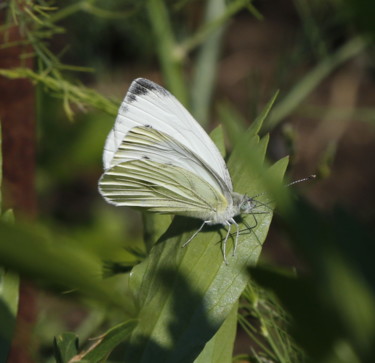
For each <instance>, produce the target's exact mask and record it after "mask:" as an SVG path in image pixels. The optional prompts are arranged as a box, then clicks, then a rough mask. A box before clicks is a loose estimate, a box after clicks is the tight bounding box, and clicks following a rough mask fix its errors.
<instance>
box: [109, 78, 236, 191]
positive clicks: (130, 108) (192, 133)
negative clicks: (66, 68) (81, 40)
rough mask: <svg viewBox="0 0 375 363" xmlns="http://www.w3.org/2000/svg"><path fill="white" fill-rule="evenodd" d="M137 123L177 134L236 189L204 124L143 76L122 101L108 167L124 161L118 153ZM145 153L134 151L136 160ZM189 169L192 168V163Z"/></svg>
mask: <svg viewBox="0 0 375 363" xmlns="http://www.w3.org/2000/svg"><path fill="white" fill-rule="evenodd" d="M134 127H151V128H153V129H156V130H158V131H160V132H162V133H163V134H166V135H169V136H171V137H173V139H175V140H176V141H177V142H179V143H180V144H181V145H183V146H184V147H185V148H186V149H187V150H191V151H193V152H194V153H195V154H196V155H199V158H200V159H201V160H202V161H203V162H204V163H205V164H206V165H209V166H210V168H211V169H212V170H213V171H214V172H215V174H216V175H218V176H219V177H220V178H221V180H222V181H223V183H224V184H225V189H227V190H229V191H232V190H233V187H232V182H231V178H230V175H229V172H228V170H227V167H226V165H225V162H224V160H223V158H222V156H221V155H220V152H219V150H218V149H217V147H216V146H215V144H214V143H213V142H212V140H211V139H210V137H209V136H208V135H207V133H206V132H205V131H204V130H203V128H202V127H201V126H200V125H199V124H198V123H197V121H195V119H194V118H193V117H192V116H191V115H190V113H189V112H188V111H187V110H186V109H185V107H184V106H182V105H181V103H180V102H179V101H178V100H177V99H176V98H175V97H174V96H173V95H171V94H170V93H169V92H168V91H167V90H165V89H164V88H163V87H160V86H159V85H157V84H155V83H153V82H151V81H149V80H146V79H143V78H138V79H136V80H135V81H133V83H132V84H131V86H130V88H129V91H128V93H127V95H126V97H125V99H124V101H123V102H122V104H121V107H120V109H119V113H118V116H117V119H116V122H115V125H114V128H113V129H112V131H111V132H110V134H109V135H108V138H107V141H106V144H105V147H104V154H103V161H104V169H108V168H110V167H112V166H114V165H116V163H119V162H121V158H119V157H118V155H119V154H117V155H116V153H117V151H118V149H119V147H120V145H121V144H122V143H123V140H124V138H125V136H126V135H127V134H128V133H129V131H130V130H131V129H133V128H134ZM142 152H143V151H142ZM121 155H122V156H124V160H130V156H127V155H126V154H124V153H122V154H121ZM143 156H144V155H143V154H142V153H138V152H137V151H134V152H133V153H132V157H133V159H134V160H136V159H140V158H142V157H143ZM186 160H188V159H186ZM182 164H183V160H180V166H181V167H184V165H182ZM187 164H190V161H187ZM187 169H188V170H189V165H187ZM207 174H209V172H205V173H204V175H202V177H203V178H204V179H205V180H206V181H207V182H209V183H210V182H211V180H212V176H211V177H210V178H207ZM198 175H200V174H198Z"/></svg>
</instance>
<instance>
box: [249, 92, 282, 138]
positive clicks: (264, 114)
mask: <svg viewBox="0 0 375 363" xmlns="http://www.w3.org/2000/svg"><path fill="white" fill-rule="evenodd" d="M278 95H279V91H278V90H277V91H276V92H275V94H274V95H273V97H272V98H271V99H270V100H269V101H268V103H267V104H266V107H264V109H263V110H262V112H261V113H260V114H259V115H258V117H257V118H256V119H255V120H254V122H253V123H252V124H251V126H250V129H251V131H252V132H254V133H255V134H257V133H258V132H259V131H260V130H261V128H262V125H263V123H264V121H265V120H266V118H267V116H268V114H269V113H270V111H271V108H272V106H273V104H274V103H275V101H276V99H277V96H278Z"/></svg>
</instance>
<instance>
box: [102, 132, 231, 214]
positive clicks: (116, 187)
mask: <svg viewBox="0 0 375 363" xmlns="http://www.w3.org/2000/svg"><path fill="white" fill-rule="evenodd" d="M112 162H113V164H114V165H113V166H112V167H110V168H109V169H107V170H106V171H105V172H104V175H103V177H102V178H101V180H100V181H99V191H100V193H101V194H102V195H103V196H104V198H105V199H106V200H107V201H108V202H110V203H112V204H115V205H119V206H132V207H140V208H145V209H148V210H150V211H154V212H159V213H173V214H182V215H185V216H194V217H197V218H202V219H205V220H211V219H212V213H220V212H222V211H223V210H225V209H226V208H227V207H228V205H232V197H231V192H230V191H229V190H228V189H227V186H226V184H225V183H224V181H223V180H222V179H221V178H220V177H219V176H218V175H217V174H216V172H215V171H214V170H213V169H212V168H211V167H210V166H209V165H207V164H206V163H205V162H204V161H203V160H202V159H200V158H199V156H198V155H196V154H195V153H194V152H192V151H191V150H189V149H188V148H187V147H185V146H184V145H182V144H181V143H179V142H178V141H177V140H175V139H174V138H173V137H171V136H169V135H167V134H164V133H163V132H161V131H158V130H155V129H153V128H151V127H134V128H133V129H131V130H130V131H129V132H128V133H127V134H126V136H125V138H124V140H123V141H122V143H121V144H120V146H119V147H118V149H117V151H116V153H115V154H114V156H113V161H112Z"/></svg>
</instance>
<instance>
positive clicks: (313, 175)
mask: <svg viewBox="0 0 375 363" xmlns="http://www.w3.org/2000/svg"><path fill="white" fill-rule="evenodd" d="M315 178H316V175H315V174H312V175H310V176H308V177H307V178H302V179H298V180H295V181H293V182H291V183H289V184H287V185H285V186H286V187H290V186H292V185H294V184H298V183H301V182H304V181H307V180H310V179H315Z"/></svg>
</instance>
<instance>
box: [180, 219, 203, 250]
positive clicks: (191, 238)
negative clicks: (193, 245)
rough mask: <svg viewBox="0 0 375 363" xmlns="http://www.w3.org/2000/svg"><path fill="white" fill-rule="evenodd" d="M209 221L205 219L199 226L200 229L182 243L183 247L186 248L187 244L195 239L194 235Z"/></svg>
mask: <svg viewBox="0 0 375 363" xmlns="http://www.w3.org/2000/svg"><path fill="white" fill-rule="evenodd" d="M207 222H208V221H204V222H203V223H202V225H201V226H200V227H199V228H198V230H197V231H196V232H195V233H194V234H193V235H192V236H191V237H190V238H189V239H188V240H187V241H186V242H185V243H184V244H183V245H182V248H184V247H185V246H187V245H188V244H189V243H190V241H191V240H193V239H194V237H195V236H196V235H197V234H198V233H199V232H200V231H201V230H202V228H203V227H204V225H205V224H206V223H207Z"/></svg>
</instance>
